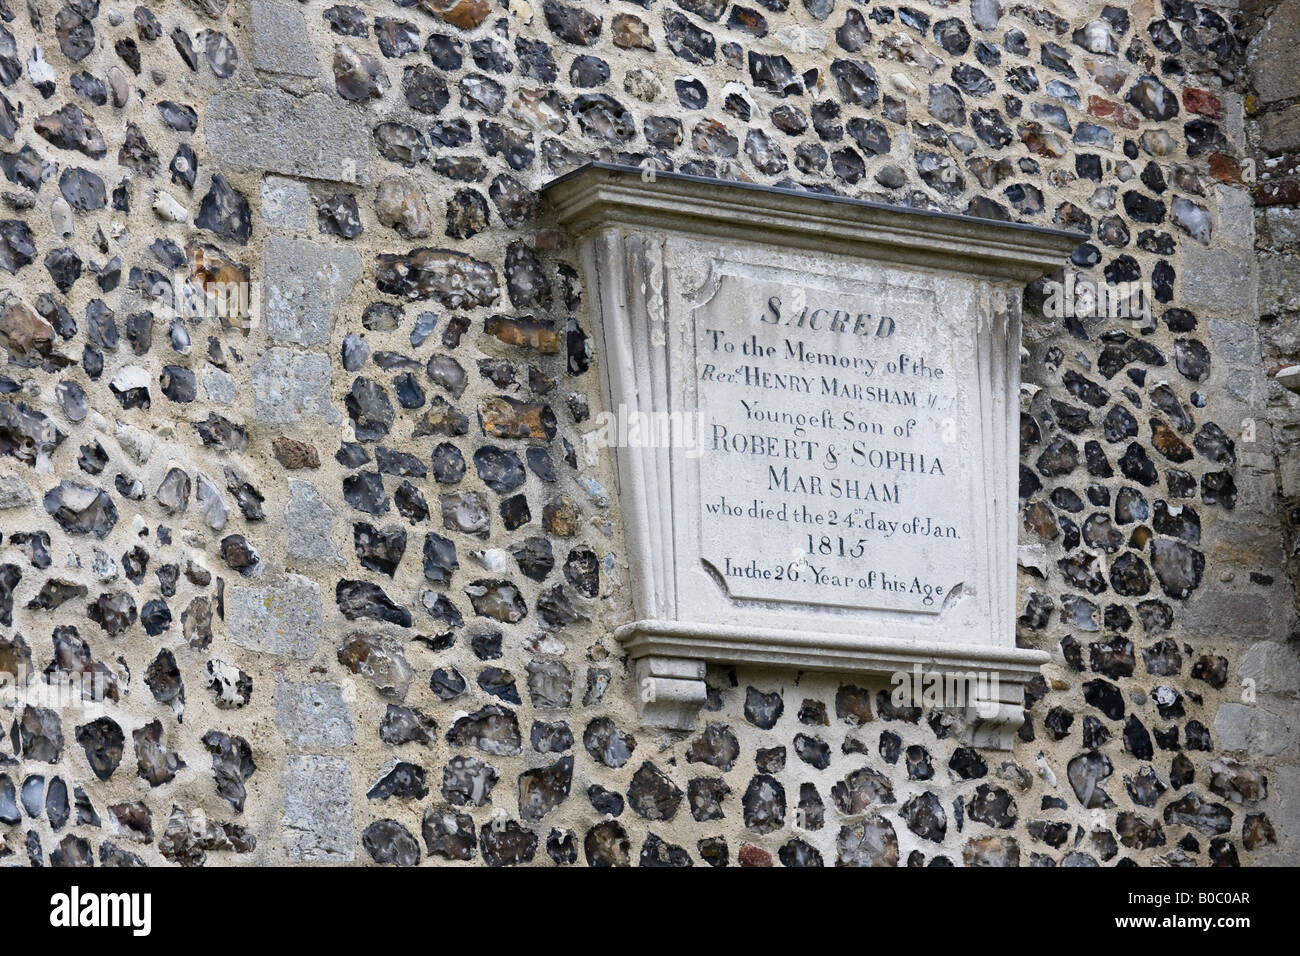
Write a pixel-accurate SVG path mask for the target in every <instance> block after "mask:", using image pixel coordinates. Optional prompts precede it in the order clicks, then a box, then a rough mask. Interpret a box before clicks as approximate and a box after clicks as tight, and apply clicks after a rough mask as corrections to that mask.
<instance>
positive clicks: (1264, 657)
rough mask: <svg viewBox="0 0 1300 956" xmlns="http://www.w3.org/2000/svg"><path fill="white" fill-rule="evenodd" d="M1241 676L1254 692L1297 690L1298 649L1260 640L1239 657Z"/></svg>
mask: <svg viewBox="0 0 1300 956" xmlns="http://www.w3.org/2000/svg"><path fill="white" fill-rule="evenodd" d="M1241 676H1242V678H1243V679H1249V680H1253V681H1254V682H1255V690H1256V691H1257V692H1258V693H1261V694H1282V695H1290V694H1294V693H1296V691H1297V690H1300V653H1297V651H1296V649H1295V648H1294V647H1293V646H1291V645H1288V644H1282V643H1275V642H1273V641H1261V642H1260V643H1259V644H1256V645H1254V646H1253V647H1252V648H1251V649H1250V650H1248V651H1247V652H1246V656H1245V657H1244V658H1242V661H1241ZM1297 836H1300V834H1297Z"/></svg>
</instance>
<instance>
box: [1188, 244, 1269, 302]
mask: <svg viewBox="0 0 1300 956" xmlns="http://www.w3.org/2000/svg"><path fill="white" fill-rule="evenodd" d="M1250 261H1251V260H1250V258H1249V257H1247V256H1245V255H1239V254H1237V253H1234V252H1228V251H1226V250H1223V249H1217V248H1207V247H1205V246H1201V245H1198V244H1195V243H1188V244H1187V245H1186V246H1185V247H1184V250H1183V268H1182V269H1181V270H1179V273H1178V276H1179V279H1180V280H1181V282H1182V287H1183V288H1182V291H1183V296H1184V298H1185V299H1186V300H1187V302H1188V304H1189V305H1191V307H1192V308H1193V309H1200V310H1205V311H1209V312H1224V313H1242V314H1245V313H1247V312H1252V311H1253V309H1254V306H1255V285H1254V277H1253V276H1252V274H1251V269H1250Z"/></svg>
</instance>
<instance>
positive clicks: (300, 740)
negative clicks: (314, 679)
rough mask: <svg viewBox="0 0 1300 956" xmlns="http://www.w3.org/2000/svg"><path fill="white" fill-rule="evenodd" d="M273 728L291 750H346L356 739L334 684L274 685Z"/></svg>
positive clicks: (354, 731)
mask: <svg viewBox="0 0 1300 956" xmlns="http://www.w3.org/2000/svg"><path fill="white" fill-rule="evenodd" d="M275 726H276V729H278V730H279V731H280V734H281V736H283V737H284V739H285V741H286V742H287V743H289V744H290V745H292V746H294V747H305V748H309V749H314V748H323V749H330V748H334V747H346V746H347V745H348V744H350V743H352V742H353V741H354V740H355V739H356V727H355V725H354V724H353V722H352V712H351V711H350V710H349V709H348V705H347V703H346V702H345V701H344V700H343V691H342V688H340V687H339V686H338V685H337V684H325V683H321V684H295V683H291V682H289V681H281V682H280V683H278V684H276V686H275Z"/></svg>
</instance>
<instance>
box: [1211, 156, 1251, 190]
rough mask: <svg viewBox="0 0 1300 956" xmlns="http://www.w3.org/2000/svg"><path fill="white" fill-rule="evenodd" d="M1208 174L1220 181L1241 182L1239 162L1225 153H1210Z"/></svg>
mask: <svg viewBox="0 0 1300 956" xmlns="http://www.w3.org/2000/svg"><path fill="white" fill-rule="evenodd" d="M1210 175H1211V176H1213V177H1214V178H1215V179H1217V180H1218V181H1219V182H1221V183H1241V182H1243V180H1242V178H1241V163H1239V162H1237V160H1236V157H1234V156H1230V155H1229V154H1227V153H1211V154H1210Z"/></svg>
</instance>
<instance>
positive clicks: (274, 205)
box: [262, 176, 311, 229]
mask: <svg viewBox="0 0 1300 956" xmlns="http://www.w3.org/2000/svg"><path fill="white" fill-rule="evenodd" d="M310 211H311V200H310V198H309V197H308V195H307V184H306V183H300V182H298V181H297V180H293V179H285V178H284V177H283V176H266V177H264V178H263V179H262V219H263V221H264V222H265V223H266V225H267V226H268V227H269V228H272V229H306V228H307V221H308V219H307V216H308V213H309V212H310Z"/></svg>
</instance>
